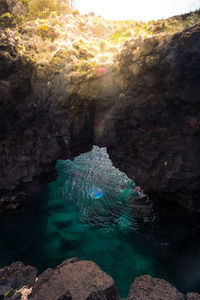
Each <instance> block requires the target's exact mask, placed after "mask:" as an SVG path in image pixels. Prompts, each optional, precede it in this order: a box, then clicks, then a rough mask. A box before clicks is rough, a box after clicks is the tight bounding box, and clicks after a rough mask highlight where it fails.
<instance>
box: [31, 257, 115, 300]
mask: <svg viewBox="0 0 200 300" xmlns="http://www.w3.org/2000/svg"><path fill="white" fill-rule="evenodd" d="M28 299H30V300H43V299H48V300H70V299H73V300H86V299H87V300H103V299H104V300H118V299H119V295H118V291H117V288H116V285H115V283H114V281H113V279H112V278H111V277H110V276H108V275H107V274H105V273H104V272H103V271H101V269H100V268H99V267H98V266H97V265H96V264H95V263H93V262H91V261H77V259H72V260H66V261H64V262H63V263H62V264H61V265H59V266H58V267H57V268H56V269H55V270H52V269H48V270H46V271H45V272H44V273H43V274H41V275H40V276H39V278H38V280H37V282H36V283H35V285H34V286H33V290H32V293H31V294H30V295H29V296H28Z"/></svg>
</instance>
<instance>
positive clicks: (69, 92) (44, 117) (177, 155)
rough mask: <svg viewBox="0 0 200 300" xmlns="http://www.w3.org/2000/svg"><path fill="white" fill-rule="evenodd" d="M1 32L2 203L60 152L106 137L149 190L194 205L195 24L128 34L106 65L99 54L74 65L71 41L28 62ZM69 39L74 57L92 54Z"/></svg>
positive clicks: (198, 53)
mask: <svg viewBox="0 0 200 300" xmlns="http://www.w3.org/2000/svg"><path fill="white" fill-rule="evenodd" d="M44 29H45V30H46V31H47V28H46V27H42V28H41V26H40V28H39V29H38V30H40V31H39V33H40V35H41V36H42V30H43V31H44ZM27 30H28V29H27ZM52 30H53V29H51V32H52ZM9 34H10V38H9V37H8V36H9V35H8V34H7V36H5V34H4V33H3V31H2V38H1V41H0V103H1V107H0V210H1V211H5V210H12V209H16V208H19V207H21V206H22V205H23V204H24V203H25V202H26V199H27V198H28V197H29V196H30V195H32V194H33V193H34V192H36V191H38V190H39V189H41V188H42V187H43V186H44V185H45V184H46V183H47V182H48V181H51V180H53V179H54V178H55V176H56V174H55V170H54V166H55V163H56V161H57V160H58V159H59V158H62V159H73V158H74V157H75V156H77V155H79V154H80V153H84V152H86V151H90V150H91V148H92V146H93V145H99V146H100V147H101V146H104V147H107V151H108V154H109V156H110V158H111V160H112V162H113V164H114V165H115V166H116V167H118V168H119V169H120V170H122V171H124V172H125V173H126V174H127V175H128V176H129V177H130V178H134V180H135V182H136V183H137V184H139V185H140V186H141V187H142V188H143V189H144V190H145V192H146V193H149V195H150V197H152V198H154V199H161V200H165V199H166V200H172V201H174V200H175V201H178V202H179V203H180V204H181V205H183V206H186V207H187V208H189V209H190V210H193V211H199V210H200V205H199V196H198V195H199V191H200V176H199V175H200V156H199V152H200V118H199V114H200V113H199V112H200V109H199V106H200V102H199V99H200V88H199V87H200V69H199V64H200V47H199V44H200V25H199V24H196V25H194V26H192V27H190V28H189V29H187V30H184V31H182V32H180V33H177V34H175V35H173V36H171V35H170V36H160V35H155V36H153V37H148V38H145V39H142V38H138V39H133V40H131V39H130V40H129V41H127V42H125V43H124V45H123V46H122V47H121V48H120V51H118V52H116V53H115V55H113V59H112V63H106V62H105V63H104V64H103V66H104V69H105V71H106V72H98V70H99V69H98V67H101V66H102V62H100V63H99V65H95V67H94V66H93V65H90V68H89V69H91V70H89V71H88V69H87V68H86V69H87V71H81V72H77V71H73V70H72V69H73V64H75V60H73V61H72V55H71V54H70V53H71V52H70V51H69V52H67V53H66V52H64V51H61V50H59V51H57V52H55V51H54V52H55V54H54V56H53V58H52V60H51V61H50V62H49V64H47V63H46V62H39V63H34V62H33V60H31V59H30V56H27V55H25V54H23V55H21V54H20V52H19V48H20V47H22V46H23V45H18V46H17V40H16V39H15V40H14V38H13V36H12V34H11V33H9ZM25 38H26V39H27V41H28V37H27V36H26V35H25ZM55 38H56V33H55V36H54V39H55ZM27 43H28V42H27ZM29 46H30V45H29ZM75 46H76V49H75V48H74V49H75V50H74V51H78V54H77V55H79V57H82V58H81V59H83V58H84V57H87V58H88V57H90V55H91V56H92V54H89V52H87V51H86V50H85V49H82V48H81V47H80V46H77V45H74V47H75ZM30 47H31V46H30ZM83 50H84V51H83ZM38 51H39V50H38ZM77 57H78V56H77ZM73 59H75V58H73ZM88 59H89V58H88ZM53 63H54V64H53ZM82 70H83V69H82Z"/></svg>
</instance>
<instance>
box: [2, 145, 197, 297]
mask: <svg viewBox="0 0 200 300" xmlns="http://www.w3.org/2000/svg"><path fill="white" fill-rule="evenodd" d="M56 170H57V173H58V177H57V180H56V181H54V182H51V183H49V184H48V185H47V187H46V188H45V189H44V190H42V191H41V192H39V193H37V194H36V195H34V196H33V197H32V198H31V201H29V204H28V205H27V206H26V207H25V208H24V210H22V211H21V212H18V213H16V214H6V215H2V216H1V219H0V226H1V231H0V239H1V247H0V267H3V266H5V265H9V264H10V263H12V262H13V261H16V260H21V261H23V262H24V263H25V264H30V265H34V266H36V267H37V269H38V270H39V272H40V273H41V272H43V271H44V270H45V269H47V268H48V267H55V266H57V265H58V264H60V263H61V262H62V260H65V259H67V258H70V257H78V258H80V259H83V260H92V261H94V262H96V263H97V264H98V265H99V266H100V267H101V269H102V270H103V271H105V272H106V273H108V274H109V275H111V276H112V277H113V279H114V280H115V282H116V284H117V286H118V289H119V293H120V296H121V297H126V296H127V294H128V290H129V287H130V284H131V283H132V282H133V280H134V278H135V277H137V276H140V275H143V274H149V275H151V276H153V277H160V278H164V279H166V280H168V281H169V282H171V283H172V284H173V285H175V286H176V287H177V288H178V289H179V290H181V291H183V292H187V291H192V290H194V291H198V292H199V291H200V289H199V283H200V279H199V271H198V270H199V261H200V253H199V251H198V248H199V246H200V239H199V237H200V230H199V228H200V221H199V220H198V218H197V217H196V218H194V217H192V216H191V215H189V214H188V213H185V212H184V210H181V209H179V210H176V209H175V208H174V204H169V203H167V204H166V203H163V204H162V205H161V204H160V205H158V204H156V205H155V204H153V203H152V202H151V201H150V200H149V199H148V198H146V197H138V195H137V194H136V193H135V183H134V181H133V180H132V179H130V178H128V177H127V175H126V174H124V173H122V172H121V171H119V170H118V169H116V168H115V167H114V166H113V165H112V162H111V160H110V159H109V156H108V154H107V151H106V148H99V147H97V146H94V147H93V149H92V151H90V152H88V153H84V154H81V155H80V156H78V157H76V158H75V159H74V161H70V160H59V161H57V164H56ZM94 189H96V190H97V191H98V192H100V194H99V195H96V194H93V191H94Z"/></svg>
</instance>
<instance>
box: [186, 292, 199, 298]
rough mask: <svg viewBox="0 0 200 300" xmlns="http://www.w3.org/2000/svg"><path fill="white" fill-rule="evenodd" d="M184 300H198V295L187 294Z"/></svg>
mask: <svg viewBox="0 0 200 300" xmlns="http://www.w3.org/2000/svg"><path fill="white" fill-rule="evenodd" d="M186 300H200V295H199V294H197V293H187V295H186Z"/></svg>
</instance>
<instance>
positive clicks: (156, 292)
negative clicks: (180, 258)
mask: <svg viewBox="0 0 200 300" xmlns="http://www.w3.org/2000/svg"><path fill="white" fill-rule="evenodd" d="M158 299H159V300H169V299H170V300H185V296H184V295H183V294H181V293H180V292H179V291H178V290H177V289H176V288H175V287H173V286H172V285H171V284H169V283H168V282H167V281H165V280H163V279H158V278H152V277H151V276H149V275H143V276H140V277H137V278H136V279H135V281H134V283H133V284H132V285H131V288H130V290H129V294H128V298H127V300H158Z"/></svg>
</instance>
